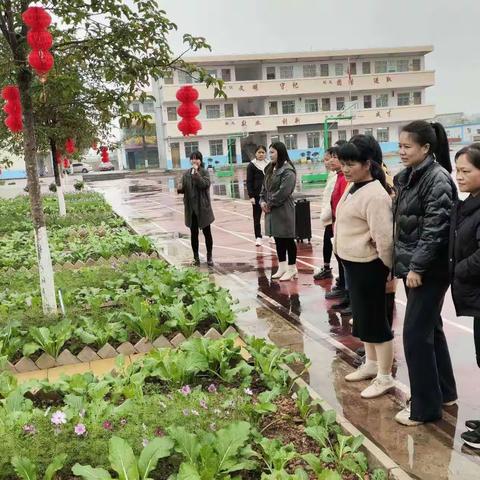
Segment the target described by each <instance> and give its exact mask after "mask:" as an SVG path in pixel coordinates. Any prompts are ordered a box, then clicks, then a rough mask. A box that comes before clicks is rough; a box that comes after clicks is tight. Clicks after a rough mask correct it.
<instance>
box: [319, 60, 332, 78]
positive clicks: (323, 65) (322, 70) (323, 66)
mask: <svg viewBox="0 0 480 480" xmlns="http://www.w3.org/2000/svg"><path fill="white" fill-rule="evenodd" d="M325 71H326V72H325ZM320 76H321V77H329V76H330V65H329V64H328V63H321V64H320Z"/></svg>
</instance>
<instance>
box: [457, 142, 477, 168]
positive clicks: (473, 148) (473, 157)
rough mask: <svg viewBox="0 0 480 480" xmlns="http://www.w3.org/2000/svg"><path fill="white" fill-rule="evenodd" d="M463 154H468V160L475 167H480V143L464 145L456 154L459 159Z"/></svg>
mask: <svg viewBox="0 0 480 480" xmlns="http://www.w3.org/2000/svg"><path fill="white" fill-rule="evenodd" d="M461 155H466V156H467V158H468V161H469V162H470V163H471V164H472V165H473V166H474V167H475V168H478V169H480V143H478V142H477V143H472V144H471V145H469V146H468V147H463V148H462V149H461V150H459V151H458V152H457V153H456V155H455V161H457V160H458V159H459V158H460V156H461Z"/></svg>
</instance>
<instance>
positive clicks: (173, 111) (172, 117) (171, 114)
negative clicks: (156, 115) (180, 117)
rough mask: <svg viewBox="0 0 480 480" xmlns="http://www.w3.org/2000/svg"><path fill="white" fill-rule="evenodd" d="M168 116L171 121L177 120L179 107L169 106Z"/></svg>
mask: <svg viewBox="0 0 480 480" xmlns="http://www.w3.org/2000/svg"><path fill="white" fill-rule="evenodd" d="M167 118H168V121H169V122H176V121H177V107H167Z"/></svg>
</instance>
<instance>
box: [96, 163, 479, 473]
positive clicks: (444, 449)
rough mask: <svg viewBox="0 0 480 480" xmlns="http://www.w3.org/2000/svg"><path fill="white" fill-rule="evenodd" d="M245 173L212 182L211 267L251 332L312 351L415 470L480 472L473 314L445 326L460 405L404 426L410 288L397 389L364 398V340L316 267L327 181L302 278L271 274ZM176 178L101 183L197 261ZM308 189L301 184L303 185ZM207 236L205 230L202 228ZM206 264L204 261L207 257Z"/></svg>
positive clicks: (320, 384)
mask: <svg viewBox="0 0 480 480" xmlns="http://www.w3.org/2000/svg"><path fill="white" fill-rule="evenodd" d="M237 177H238V178H237V180H236V181H230V180H226V181H225V180H223V181H222V180H215V182H216V183H215V184H214V185H213V187H212V193H213V199H214V202H213V208H214V212H215V217H216V221H215V223H214V224H213V226H212V227H213V228H212V233H213V237H214V260H215V263H216V266H215V269H214V272H213V273H212V275H213V276H214V277H215V279H216V281H217V282H218V284H219V285H222V286H224V287H227V288H229V289H230V290H231V291H232V292H233V295H234V296H235V297H237V298H238V299H239V300H240V305H241V306H247V307H249V308H248V310H247V311H245V312H241V313H240V314H239V323H240V325H241V327H242V328H244V329H245V330H247V331H248V332H249V333H252V334H255V335H258V336H265V337H268V338H269V339H270V340H271V341H273V342H275V343H277V344H279V345H282V346H288V347H290V348H293V349H295V350H298V351H303V352H305V354H306V355H307V356H308V357H309V358H310V359H311V360H312V362H313V363H312V367H311V369H310V372H309V381H310V384H311V385H312V387H313V388H314V389H315V390H316V391H317V392H318V393H319V394H320V395H321V396H322V397H323V398H325V400H326V401H327V402H329V403H330V404H331V405H333V406H334V407H335V408H336V409H337V410H338V411H339V412H341V413H342V414H343V415H344V416H345V417H346V418H347V419H348V420H350V421H351V422H352V423H353V424H354V425H355V426H356V427H358V428H359V429H360V430H361V431H362V432H364V434H365V435H366V436H367V437H369V438H370V439H371V440H373V441H374V442H375V443H376V444H377V445H378V446H379V447H380V448H381V449H382V450H384V451H385V452H386V453H388V455H390V456H391V457H392V459H393V460H394V461H395V462H397V463H398V464H399V465H400V466H401V467H402V468H404V469H405V470H406V471H408V472H409V473H410V474H411V475H412V476H413V477H415V478H420V479H425V480H427V479H428V480H442V479H458V480H460V479H461V480H474V479H476V480H478V479H480V454H479V452H478V451H475V450H472V449H470V448H468V447H465V446H464V445H463V442H462V441H461V439H460V434H461V433H462V431H463V430H464V422H465V420H466V419H470V418H479V417H480V382H479V381H478V379H479V372H478V368H477V367H476V364H475V361H474V358H475V357H474V348H473V338H472V322H471V319H470V318H457V317H456V316H455V313H454V309H453V304H452V302H451V300H448V301H447V302H446V304H445V307H444V315H445V331H446V334H447V338H448V341H449V345H450V348H451V353H452V360H453V363H454V368H455V372H456V375H457V382H458V389H459V396H460V403H459V406H458V407H457V406H455V407H450V408H448V409H446V410H445V415H444V418H443V419H442V420H441V421H439V422H436V423H434V424H429V425H423V426H420V427H416V428H406V427H401V426H399V425H398V424H397V423H396V422H395V421H394V420H393V416H394V415H395V413H396V412H397V411H398V410H399V407H400V404H401V402H402V401H403V400H404V399H405V396H406V392H407V391H408V389H407V386H406V385H408V375H407V370H406V366H405V361H404V357H403V348H402V342H401V332H402V321H403V315H404V310H405V294H404V292H403V291H399V292H398V293H397V305H396V307H397V308H396V318H395V321H394V329H395V343H396V378H397V380H398V388H397V389H396V391H395V392H393V393H392V394H389V395H386V396H384V397H382V398H380V399H376V400H369V401H367V400H363V399H361V398H360V391H361V390H362V389H363V388H364V387H365V384H364V383H363V382H362V383H361V384H353V385H352V384H347V383H346V382H345V381H344V380H343V377H344V375H345V374H346V373H348V372H350V371H352V369H353V362H354V360H355V359H356V355H355V353H354V351H355V349H356V348H358V347H359V346H360V343H359V341H358V339H355V338H353V337H352V336H351V334H350V332H351V330H350V326H349V324H348V320H349V319H348V318H341V317H340V316H339V315H337V314H335V313H334V312H332V311H331V310H330V306H331V302H328V301H326V300H325V299H324V293H325V291H328V290H329V289H330V286H331V282H329V281H325V282H314V281H313V278H312V273H313V269H314V267H318V266H321V263H322V260H321V257H322V248H321V247H322V243H321V241H322V238H323V237H322V228H321V225H320V221H319V213H320V200H321V189H318V188H308V187H303V192H302V193H303V194H304V195H306V196H308V197H310V200H311V208H312V228H313V239H312V243H311V244H308V243H303V244H299V248H298V267H299V278H298V280H296V281H292V282H282V283H279V282H272V281H271V280H270V271H271V270H272V268H275V267H276V256H275V252H274V245H270V244H268V243H265V244H264V245H263V246H262V247H255V239H254V235H253V225H252V220H251V205H250V204H249V202H248V201H247V200H244V195H245V192H244V181H243V178H242V172H240V173H237ZM175 183H176V179H175V177H161V176H158V177H155V176H149V177H145V178H135V179H124V180H112V181H108V182H105V181H103V182H96V183H93V184H91V185H92V187H93V188H94V189H95V190H97V191H100V192H103V193H104V194H105V196H106V198H107V200H108V201H109V202H110V203H111V204H112V205H113V207H114V209H115V210H116V211H117V212H118V213H119V214H120V215H122V216H124V217H125V218H127V219H128V221H129V222H130V223H131V224H132V226H134V228H135V229H136V230H137V231H138V232H139V233H142V234H145V235H149V236H150V237H152V238H153V239H154V241H155V243H156V245H157V246H158V249H159V250H160V252H162V253H163V255H164V256H165V257H166V258H167V259H168V260H170V261H171V262H172V263H175V264H186V263H189V262H191V250H190V241H189V231H188V229H187V228H186V227H185V226H184V222H183V204H182V197H181V196H178V195H177V194H176V193H175ZM300 188H301V187H300ZM200 238H201V237H200ZM200 248H201V250H202V249H204V248H205V247H204V244H203V243H202V242H201V247H200ZM202 269H205V266H202Z"/></svg>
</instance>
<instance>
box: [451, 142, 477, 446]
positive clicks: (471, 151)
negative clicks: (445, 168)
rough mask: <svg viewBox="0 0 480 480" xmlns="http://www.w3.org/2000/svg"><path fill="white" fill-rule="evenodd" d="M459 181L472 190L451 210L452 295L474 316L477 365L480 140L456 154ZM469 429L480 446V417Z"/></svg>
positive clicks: (469, 439)
mask: <svg viewBox="0 0 480 480" xmlns="http://www.w3.org/2000/svg"><path fill="white" fill-rule="evenodd" d="M455 162H456V166H457V183H458V187H459V189H460V191H461V192H467V193H470V195H469V197H468V198H467V199H466V200H465V201H458V202H457V203H456V205H455V207H454V208H453V210H452V226H451V229H450V267H451V269H450V271H451V273H452V296H453V301H454V303H455V309H456V311H457V315H459V316H465V317H473V334H474V343H475V352H476V356H477V365H478V366H479V367H480V143H474V144H472V145H470V146H469V147H465V148H462V149H461V150H460V151H459V152H458V153H457V155H456V156H455ZM466 426H467V428H468V429H469V430H470V431H469V432H465V433H463V434H462V439H463V441H464V442H465V443H466V444H467V445H469V446H470V447H472V448H478V449H480V420H468V421H467V422H466Z"/></svg>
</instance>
